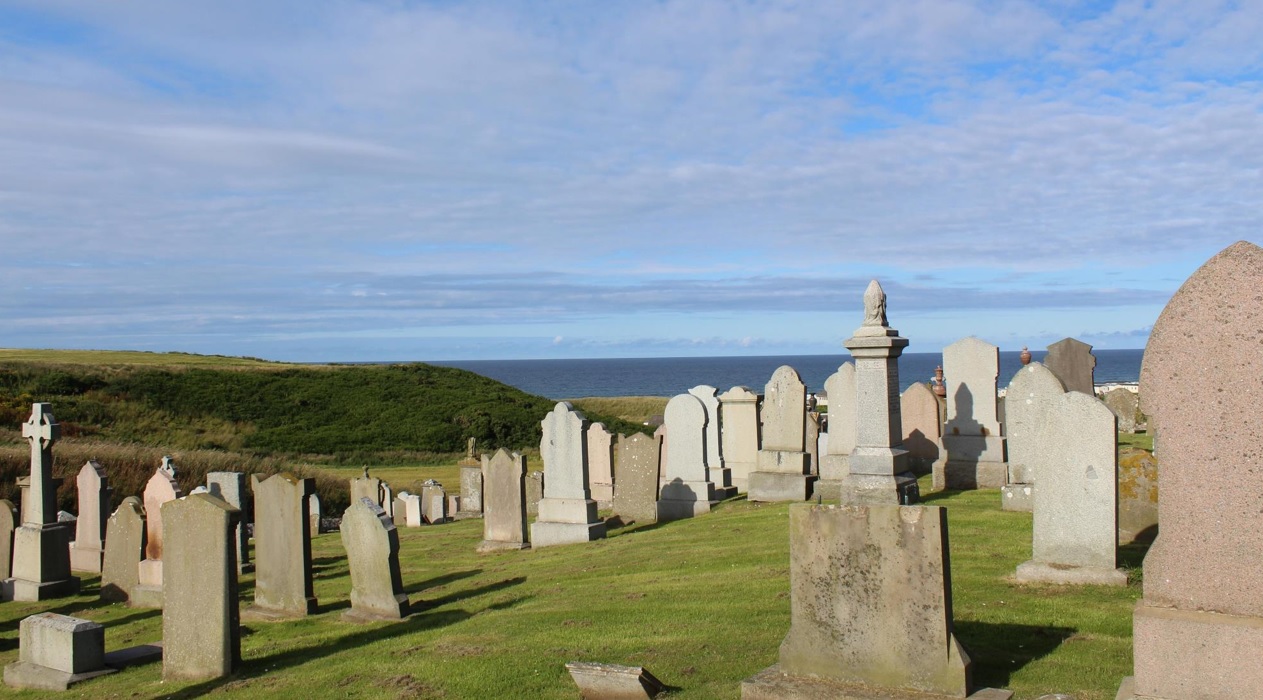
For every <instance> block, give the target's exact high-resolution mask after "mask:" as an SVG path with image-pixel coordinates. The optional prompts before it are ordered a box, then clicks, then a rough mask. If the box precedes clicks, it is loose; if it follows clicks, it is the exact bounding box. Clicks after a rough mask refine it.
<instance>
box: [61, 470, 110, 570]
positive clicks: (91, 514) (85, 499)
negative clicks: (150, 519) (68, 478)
mask: <svg viewBox="0 0 1263 700" xmlns="http://www.w3.org/2000/svg"><path fill="white" fill-rule="evenodd" d="M75 485H76V486H77V487H78V496H79V514H78V517H77V518H76V519H75V541H74V542H73V543H71V545H70V570H71V571H88V572H92V573H97V574H99V573H101V557H102V556H103V555H104V554H105V551H104V547H103V545H104V542H105V520H106V519H107V518H109V517H110V509H112V508H113V507H114V503H113V501H114V489H112V488H110V486H109V478H108V477H106V476H105V470H103V469H101V465H100V464H97V463H96V462H94V461H92V460H89V461H88V462H87V463H85V464H84V465H83V467H82V468H80V469H79V476H78V477H76V479H75Z"/></svg>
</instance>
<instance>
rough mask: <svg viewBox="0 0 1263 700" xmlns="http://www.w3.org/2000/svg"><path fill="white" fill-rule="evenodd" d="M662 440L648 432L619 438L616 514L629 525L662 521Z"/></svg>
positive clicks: (615, 485) (615, 497)
mask: <svg viewBox="0 0 1263 700" xmlns="http://www.w3.org/2000/svg"><path fill="white" fill-rule="evenodd" d="M659 450H661V444H660V439H659V438H658V437H656V436H649V435H645V434H644V433H633V434H632V435H631V437H628V436H626V435H620V436H619V438H618V483H617V484H614V513H615V514H617V515H618V517H619V518H620V519H621V520H622V521H623V523H624V524H626V523H632V522H636V523H655V522H658V484H659V481H660V473H659V471H658V456H659V454H660V453H659Z"/></svg>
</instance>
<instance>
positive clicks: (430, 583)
mask: <svg viewBox="0 0 1263 700" xmlns="http://www.w3.org/2000/svg"><path fill="white" fill-rule="evenodd" d="M481 573H482V569H468V570H466V571H453V572H452V573H450V574H443V575H442V576H435V577H434V578H431V579H426V580H425V581H418V582H416V583H413V584H409V585H407V586H404V587H403V592H404V593H407V594H408V595H412V594H413V593H420V592H421V591H424V590H426V589H427V588H438V587H439V586H446V585H447V584H449V583H454V582H456V581H459V580H461V579H463V578H469V577H470V576H477V575H478V574H481Z"/></svg>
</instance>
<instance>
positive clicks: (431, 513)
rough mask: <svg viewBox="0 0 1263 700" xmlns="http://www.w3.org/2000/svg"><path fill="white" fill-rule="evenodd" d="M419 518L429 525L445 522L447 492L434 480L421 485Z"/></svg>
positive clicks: (428, 480) (427, 480)
mask: <svg viewBox="0 0 1263 700" xmlns="http://www.w3.org/2000/svg"><path fill="white" fill-rule="evenodd" d="M387 512H389V511H387ZM421 518H422V519H423V520H425V522H427V523H429V524H430V525H437V524H439V523H444V522H447V491H446V490H445V489H444V488H443V484H440V483H439V482H437V481H435V480H434V479H426V481H425V483H424V484H422V485H421Z"/></svg>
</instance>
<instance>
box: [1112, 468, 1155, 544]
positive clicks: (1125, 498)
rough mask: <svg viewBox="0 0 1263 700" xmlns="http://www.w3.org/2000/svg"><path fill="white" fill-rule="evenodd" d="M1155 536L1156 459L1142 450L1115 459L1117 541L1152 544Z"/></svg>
mask: <svg viewBox="0 0 1263 700" xmlns="http://www.w3.org/2000/svg"><path fill="white" fill-rule="evenodd" d="M1157 534H1158V460H1157V459H1156V458H1154V456H1153V455H1152V454H1150V453H1149V452H1146V451H1145V450H1139V449H1131V450H1125V451H1123V452H1122V453H1121V454H1119V456H1118V541H1119V542H1120V543H1122V544H1126V543H1129V542H1152V541H1153V538H1154V537H1156V536H1157Z"/></svg>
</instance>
